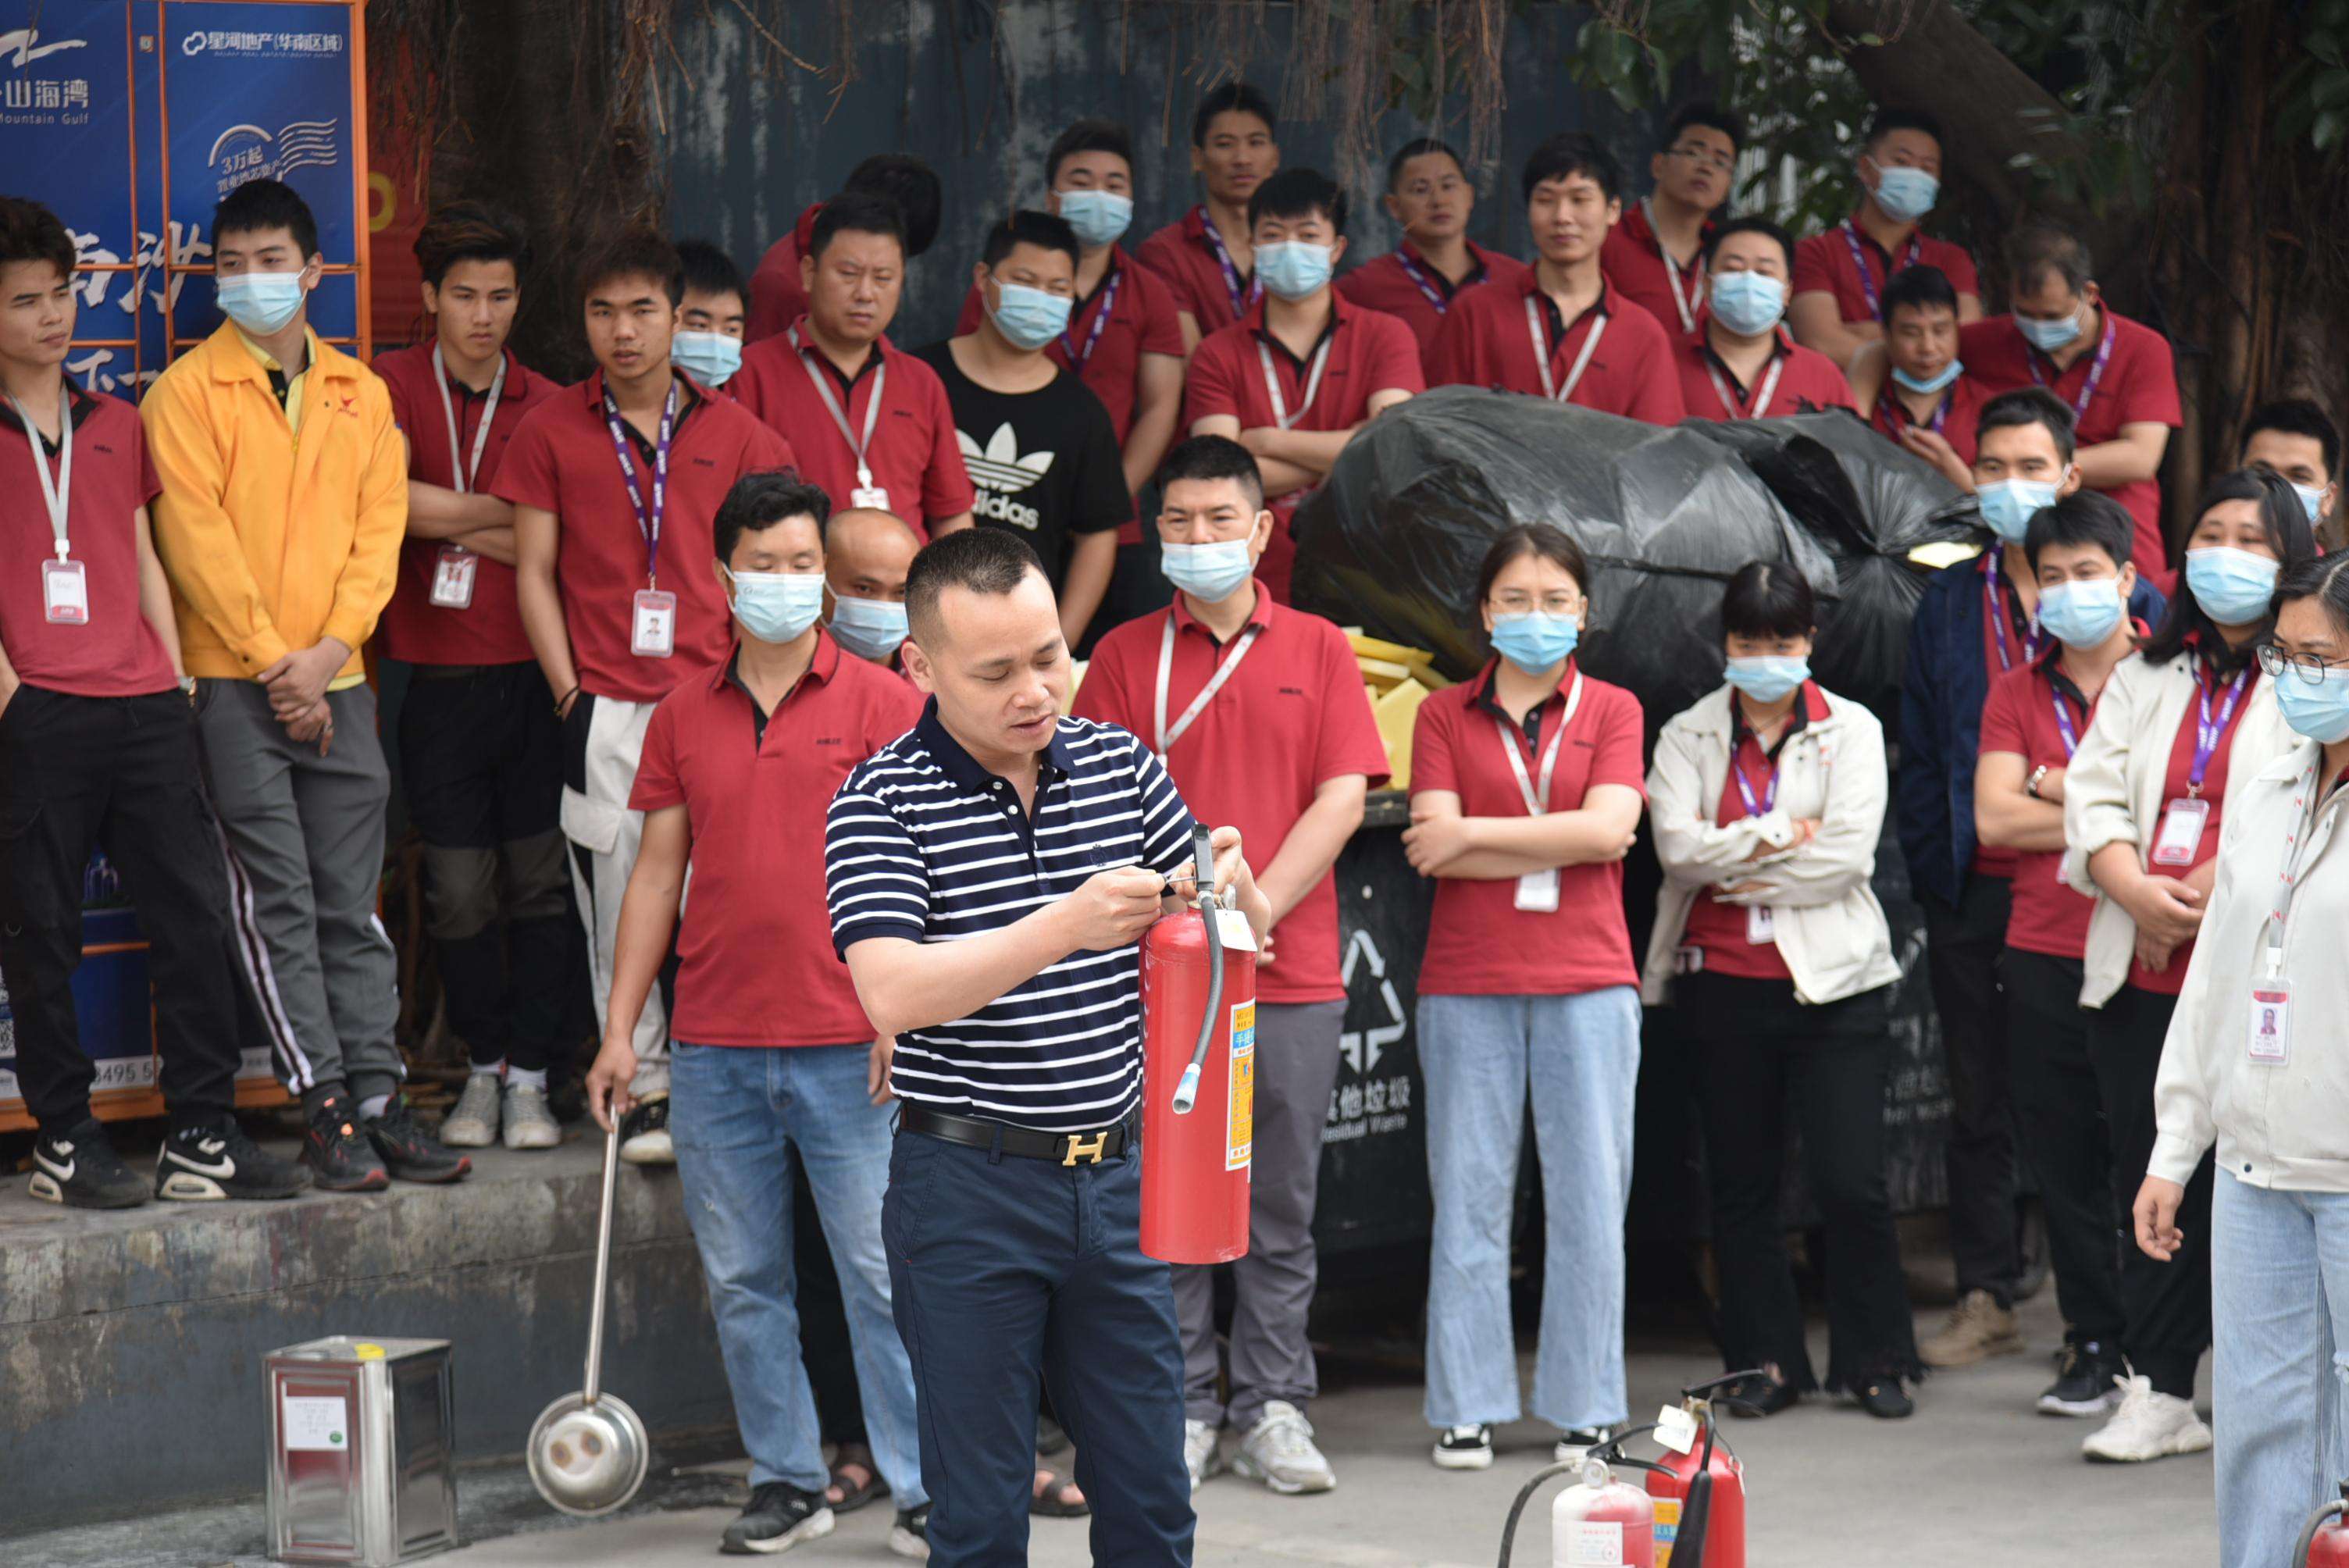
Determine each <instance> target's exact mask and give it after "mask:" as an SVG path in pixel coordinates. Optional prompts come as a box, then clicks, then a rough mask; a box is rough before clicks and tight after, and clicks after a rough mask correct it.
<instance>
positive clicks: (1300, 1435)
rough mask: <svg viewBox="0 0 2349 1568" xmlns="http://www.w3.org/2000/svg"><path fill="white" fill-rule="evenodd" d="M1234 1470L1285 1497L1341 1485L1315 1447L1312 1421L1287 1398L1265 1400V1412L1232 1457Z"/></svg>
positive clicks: (1327, 1461) (1326, 1489) (1335, 1472)
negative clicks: (1262, 1483)
mask: <svg viewBox="0 0 2349 1568" xmlns="http://www.w3.org/2000/svg"><path fill="white" fill-rule="evenodd" d="M1232 1473H1233V1474H1234V1475H1237V1476H1246V1477H1247V1479H1248V1480H1260V1481H1262V1482H1264V1484H1265V1485H1266V1486H1268V1487H1270V1488H1271V1489H1272V1490H1273V1491H1277V1492H1278V1493H1279V1494H1280V1495H1281V1496H1283V1497H1295V1496H1296V1495H1297V1494H1298V1493H1299V1492H1306V1491H1329V1490H1330V1488H1331V1487H1333V1486H1336V1485H1337V1484H1338V1472H1337V1471H1335V1470H1331V1469H1330V1461H1329V1460H1327V1459H1324V1458H1323V1457H1322V1454H1321V1450H1320V1449H1318V1448H1315V1447H1314V1446H1313V1425H1312V1423H1311V1422H1309V1421H1308V1420H1307V1419H1306V1418H1305V1412H1304V1411H1302V1410H1300V1409H1299V1408H1297V1407H1296V1406H1294V1405H1292V1404H1290V1403H1289V1402H1288V1400H1286V1399H1269V1400H1267V1401H1266V1402H1265V1407H1264V1414H1263V1415H1261V1416H1259V1417H1257V1422H1256V1425H1255V1426H1253V1427H1251V1428H1249V1429H1248V1435H1247V1437H1245V1438H1242V1439H1240V1447H1239V1451H1238V1452H1237V1453H1236V1454H1234V1455H1233V1456H1232Z"/></svg>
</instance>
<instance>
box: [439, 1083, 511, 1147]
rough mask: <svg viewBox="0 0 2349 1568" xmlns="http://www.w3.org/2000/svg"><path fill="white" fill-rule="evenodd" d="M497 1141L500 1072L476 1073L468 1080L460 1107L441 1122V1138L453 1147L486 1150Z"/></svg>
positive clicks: (460, 1096)
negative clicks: (498, 1073)
mask: <svg viewBox="0 0 2349 1568" xmlns="http://www.w3.org/2000/svg"><path fill="white" fill-rule="evenodd" d="M497 1140H498V1075H497V1074H495V1073H474V1074H473V1075H471V1077H470V1078H466V1079H465V1092H464V1093H462V1094H460V1095H459V1096H458V1097H457V1107H456V1109H454V1110H451V1111H450V1113H449V1115H448V1117H447V1119H444V1120H443V1121H442V1122H441V1123H440V1141H441V1142H443V1143H445V1144H447V1145H448V1146H449V1147H450V1148H451V1149H487V1148H488V1147H489V1146H490V1145H491V1144H492V1143H495V1142H496V1141H497Z"/></svg>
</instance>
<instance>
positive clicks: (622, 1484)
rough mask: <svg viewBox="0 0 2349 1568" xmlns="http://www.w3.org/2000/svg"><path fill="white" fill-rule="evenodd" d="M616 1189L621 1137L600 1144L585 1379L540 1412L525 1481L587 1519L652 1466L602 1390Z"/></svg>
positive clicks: (632, 1488)
mask: <svg viewBox="0 0 2349 1568" xmlns="http://www.w3.org/2000/svg"><path fill="white" fill-rule="evenodd" d="M619 1184H620V1132H619V1126H618V1119H617V1118H615V1119H614V1125H613V1129H612V1130H611V1132H610V1133H609V1134H607V1135H606V1136H605V1140H604V1204H603V1213H602V1216H601V1218H600V1219H599V1221H598V1222H597V1225H596V1229H595V1301H594V1304H593V1305H592V1306H591V1307H590V1309H589V1312H588V1316H587V1377H586V1383H585V1386H584V1387H582V1388H581V1389H580V1390H579V1392H577V1393H576V1394H565V1395H564V1396H563V1398H559V1399H557V1400H555V1401H554V1403H553V1404H551V1405H549V1406H548V1407H547V1408H545V1409H543V1410H542V1411H540V1412H539V1417H538V1419H537V1420H536V1421H535V1422H533V1424H532V1426H531V1429H530V1445H529V1449H528V1452H529V1458H530V1479H531V1484H532V1485H533V1486H535V1487H537V1488H538V1495H539V1496H541V1497H543V1498H544V1499H546V1501H548V1502H550V1503H553V1504H554V1506H555V1507H556V1508H559V1509H561V1510H562V1511H564V1512H565V1513H571V1514H577V1515H579V1516H580V1517H581V1518H594V1517H595V1516H596V1515H598V1514H605V1513H609V1512H611V1511H613V1510H614V1509H616V1508H619V1507H621V1506H622V1505H624V1504H625V1503H626V1502H627V1501H628V1500H629V1499H630V1498H632V1497H634V1496H636V1489H637V1488H638V1487H640V1486H642V1485H644V1484H645V1472H646V1471H647V1470H648V1469H649V1468H650V1467H651V1464H652V1444H651V1442H650V1440H649V1439H647V1438H646V1436H645V1424H644V1422H643V1421H642V1420H640V1419H638V1418H637V1416H636V1412H635V1411H634V1410H631V1409H630V1408H628V1407H627V1406H626V1404H625V1403H623V1402H622V1401H621V1400H620V1399H619V1398H617V1397H616V1396H615V1395H611V1394H607V1393H605V1392H604V1389H603V1381H604V1297H605V1291H606V1289H607V1287H608V1286H609V1285H610V1284H611V1277H612V1206H613V1198H614V1196H615V1194H616V1192H617V1191H619Z"/></svg>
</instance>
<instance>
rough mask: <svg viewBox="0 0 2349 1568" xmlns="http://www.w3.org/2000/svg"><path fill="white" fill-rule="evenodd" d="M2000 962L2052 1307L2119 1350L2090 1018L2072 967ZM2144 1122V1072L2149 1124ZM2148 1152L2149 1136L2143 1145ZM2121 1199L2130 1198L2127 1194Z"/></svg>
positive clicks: (2115, 1250)
mask: <svg viewBox="0 0 2349 1568" xmlns="http://www.w3.org/2000/svg"><path fill="white" fill-rule="evenodd" d="M2004 965H2005V980H2006V1000H2007V1006H2008V1040H2009V1043H2010V1045H2011V1046H2012V1047H2013V1063H2014V1119H2015V1125H2016V1127H2017V1128H2018V1129H2019V1130H2020V1131H2021V1133H2022V1135H2023V1158H2025V1159H2026V1160H2028V1161H2031V1173H2032V1175H2033V1177H2034V1178H2035V1179H2036V1180H2037V1181H2038V1183H2039V1203H2040V1207H2042V1208H2043V1209H2044V1210H2045V1211H2046V1212H2047V1253H2048V1258H2049V1261H2050V1262H2051V1263H2052V1264H2054V1269H2055V1302H2056V1305H2059V1306H2061V1307H2062V1308H2063V1309H2064V1325H2065V1326H2066V1330H2067V1332H2068V1333H2069V1334H2070V1335H2071V1336H2072V1337H2073V1338H2075V1339H2079V1340H2091V1339H2093V1340H2096V1341H2098V1342H2099V1343H2102V1344H2104V1345H2107V1346H2117V1345H2119V1344H2120V1343H2121V1338H2122V1328H2123V1324H2124V1318H2123V1315H2122V1311H2121V1264H2120V1243H2121V1233H2120V1223H2119V1215H2118V1213H2117V1212H2116V1210H2115V1209H2114V1207H2113V1145H2112V1138H2111V1135H2110V1133H2109V1131H2108V1130H2107V1129H2106V1124H2105V1105H2104V1096H2103V1092H2102V1090H2101V1089H2100V1088H2098V1086H2097V1083H2096V1069H2095V1064H2094V1063H2093V1062H2092V1061H2091V1060H2090V1059H2089V1055H2088V1019H2089V1016H2090V1015H2089V1013H2088V1012H2087V1010H2086V1009H2085V1008H2084V1007H2082V1006H2080V961H2079V960H2078V959H2076V958H2051V957H2049V956H2048V955H2047V954H2044V953H2025V952H2023V950H2021V949H2020V948H2014V947H2010V948H2008V949H2007V950H2006V956H2005V959H2004ZM2152 1115H2153V1080H2152V1078H2151V1077H2150V1076H2149V1075H2148V1076H2147V1079H2146V1116H2147V1121H2148V1122H2150V1120H2151V1118H2152ZM2152 1146H2153V1143H2152V1139H2151V1137H2150V1136H2148V1137H2147V1140H2146V1147H2147V1150H2151V1148H2152ZM2142 1169H2143V1166H2142V1164H2140V1166H2139V1170H2140V1171H2141V1170H2142ZM2204 1191H2205V1193H2206V1194H2207V1193H2208V1191H2209V1188H2208V1187H2207V1186H2206V1187H2205V1188H2204ZM2129 1195H2130V1196H2131V1197H2132V1198H2134V1197H2135V1196H2136V1189H2135V1188H2131V1189H2130V1194H2129ZM2147 1261H2148V1262H2150V1261H2151V1260H2149V1259H2148V1260H2147ZM2157 1266H2158V1265H2157Z"/></svg>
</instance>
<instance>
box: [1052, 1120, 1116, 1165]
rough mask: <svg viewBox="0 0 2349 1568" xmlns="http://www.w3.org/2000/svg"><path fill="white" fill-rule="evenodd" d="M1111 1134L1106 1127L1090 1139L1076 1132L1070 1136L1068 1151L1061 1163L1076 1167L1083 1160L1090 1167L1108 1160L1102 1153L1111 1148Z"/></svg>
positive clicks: (1062, 1156)
mask: <svg viewBox="0 0 2349 1568" xmlns="http://www.w3.org/2000/svg"><path fill="white" fill-rule="evenodd" d="M1109 1134H1110V1130H1109V1129H1108V1128H1106V1127H1104V1128H1102V1130H1100V1131H1099V1132H1096V1133H1094V1134H1093V1135H1092V1137H1091V1138H1090V1139H1088V1138H1085V1137H1083V1136H1081V1135H1080V1134H1078V1133H1074V1132H1072V1133H1071V1134H1069V1148H1068V1151H1067V1152H1066V1153H1064V1154H1062V1155H1061V1164H1063V1165H1074V1164H1075V1163H1076V1162H1077V1161H1079V1160H1082V1161H1084V1162H1085V1163H1086V1164H1088V1165H1098V1164H1100V1163H1101V1162H1102V1160H1103V1159H1105V1158H1106V1156H1105V1155H1104V1154H1103V1152H1102V1151H1103V1150H1106V1149H1107V1148H1108V1147H1109Z"/></svg>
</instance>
